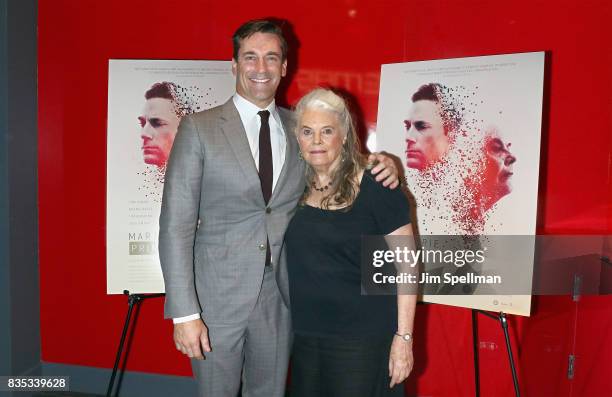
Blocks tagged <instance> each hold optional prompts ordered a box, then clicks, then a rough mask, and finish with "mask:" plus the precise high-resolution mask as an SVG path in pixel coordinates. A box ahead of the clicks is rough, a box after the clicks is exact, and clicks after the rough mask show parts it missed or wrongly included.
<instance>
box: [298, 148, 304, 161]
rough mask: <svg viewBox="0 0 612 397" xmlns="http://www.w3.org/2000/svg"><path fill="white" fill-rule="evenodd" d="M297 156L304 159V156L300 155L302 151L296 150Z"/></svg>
mask: <svg viewBox="0 0 612 397" xmlns="http://www.w3.org/2000/svg"><path fill="white" fill-rule="evenodd" d="M298 157H299V158H300V160H304V157H302V151H301V150H298Z"/></svg>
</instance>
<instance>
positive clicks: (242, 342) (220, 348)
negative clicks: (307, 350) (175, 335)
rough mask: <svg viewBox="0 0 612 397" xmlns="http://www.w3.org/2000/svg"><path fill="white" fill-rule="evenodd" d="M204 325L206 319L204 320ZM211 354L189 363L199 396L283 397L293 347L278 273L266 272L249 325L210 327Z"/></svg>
mask: <svg viewBox="0 0 612 397" xmlns="http://www.w3.org/2000/svg"><path fill="white" fill-rule="evenodd" d="M204 320H205V321H206V319H204ZM206 325H207V326H208V332H209V334H208V335H209V338H210V343H211V348H212V352H210V353H206V354H205V355H206V359H205V360H195V359H192V360H191V364H192V368H193V373H194V375H195V377H196V379H197V380H198V386H199V396H201V397H236V396H237V395H238V391H239V389H240V380H241V379H242V396H243V397H283V396H284V395H285V383H286V380H287V367H288V364H289V352H290V345H291V322H290V315H289V310H288V309H287V307H286V306H285V304H284V303H283V301H282V298H281V295H280V292H279V290H278V287H277V285H276V280H275V278H274V271H273V270H272V269H266V271H265V272H264V277H263V282H262V286H261V291H260V293H259V296H258V298H257V303H256V304H255V307H254V308H253V311H252V312H251V314H250V315H249V317H248V319H247V320H246V321H243V322H240V323H237V324H229V323H220V322H215V323H210V324H209V323H207V324H206Z"/></svg>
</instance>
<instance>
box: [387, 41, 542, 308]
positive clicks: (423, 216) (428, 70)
mask: <svg viewBox="0 0 612 397" xmlns="http://www.w3.org/2000/svg"><path fill="white" fill-rule="evenodd" d="M543 71H544V53H543V52H534V53H522V54H509V55H494V56H482V57H471V58H459V59H444V60H435V61H422V62H407V63H398V64H388V65H382V70H381V82H380V98H379V107H378V124H377V137H376V141H377V150H379V151H387V152H389V153H391V154H393V155H395V156H397V157H398V158H399V159H401V161H402V163H403V164H404V171H405V174H406V182H407V187H408V190H409V191H410V194H411V195H412V196H413V198H414V201H415V202H416V220H417V222H416V223H417V225H418V233H419V234H420V235H422V236H427V235H470V236H487V235H489V236H493V235H495V236H512V235H515V236H516V235H526V236H530V235H534V234H535V230H536V208H537V191H538V170H539V164H540V159H539V154H540V134H541V131H540V129H541V115H542V89H543ZM497 241H500V240H499V238H498V239H497ZM515 251H520V252H512V253H505V254H504V255H506V254H511V256H512V259H511V260H510V259H506V260H508V261H509V263H520V264H521V265H522V266H523V267H522V270H520V271H525V269H526V267H527V271H528V272H532V264H533V246H529V244H527V246H526V247H522V249H520V250H515ZM495 255H499V256H502V253H501V252H500V251H498V252H497V253H496V254H495ZM525 266H526V267H525ZM529 266H531V267H529ZM517 271H519V270H517ZM529 277H531V276H529ZM529 280H531V279H529ZM529 282H531V281H529ZM524 289H525V288H523V290H524ZM518 290H519V289H517V291H518ZM423 300H424V301H427V302H435V303H443V304H448V305H455V306H463V307H471V308H478V309H483V310H492V311H504V312H506V313H514V314H523V315H528V314H529V310H530V302H531V296H530V295H504V296H502V295H446V296H445V295H436V294H433V295H424V296H423Z"/></svg>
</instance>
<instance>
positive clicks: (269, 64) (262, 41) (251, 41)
mask: <svg viewBox="0 0 612 397" xmlns="http://www.w3.org/2000/svg"><path fill="white" fill-rule="evenodd" d="M232 73H234V76H236V92H237V93H238V94H239V95H241V96H242V97H244V98H245V99H247V100H248V101H249V102H252V103H253V104H255V105H257V106H258V107H259V108H265V107H267V106H268V105H269V104H270V102H272V100H273V99H274V96H275V95H276V89H277V88H278V84H279V83H280V80H281V78H282V77H285V75H286V74H287V61H286V60H285V61H283V60H282V52H281V46H280V41H279V39H278V37H277V36H276V35H275V34H271V33H254V34H253V35H252V36H250V37H248V38H246V39H244V40H242V41H241V43H240V49H239V50H238V59H234V60H232Z"/></svg>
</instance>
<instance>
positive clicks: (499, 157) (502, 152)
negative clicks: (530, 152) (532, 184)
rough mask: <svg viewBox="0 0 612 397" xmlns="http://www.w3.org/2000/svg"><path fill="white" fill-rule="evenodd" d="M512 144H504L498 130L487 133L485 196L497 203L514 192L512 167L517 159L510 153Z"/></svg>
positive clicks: (483, 185)
mask: <svg viewBox="0 0 612 397" xmlns="http://www.w3.org/2000/svg"><path fill="white" fill-rule="evenodd" d="M510 146H511V143H510V142H508V143H504V141H503V139H502V137H501V136H500V135H499V132H498V131H497V130H496V129H490V130H489V131H487V136H486V138H485V143H484V153H485V169H484V175H483V183H482V189H483V194H484V195H486V196H488V197H489V198H490V200H491V201H492V202H493V203H495V202H497V201H498V200H499V199H500V198H502V197H504V196H505V195H507V194H509V193H510V192H511V191H512V184H511V178H512V175H514V173H513V170H512V168H513V167H512V165H513V164H514V163H515V162H516V157H515V156H514V155H513V154H512V153H511V152H510Z"/></svg>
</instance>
